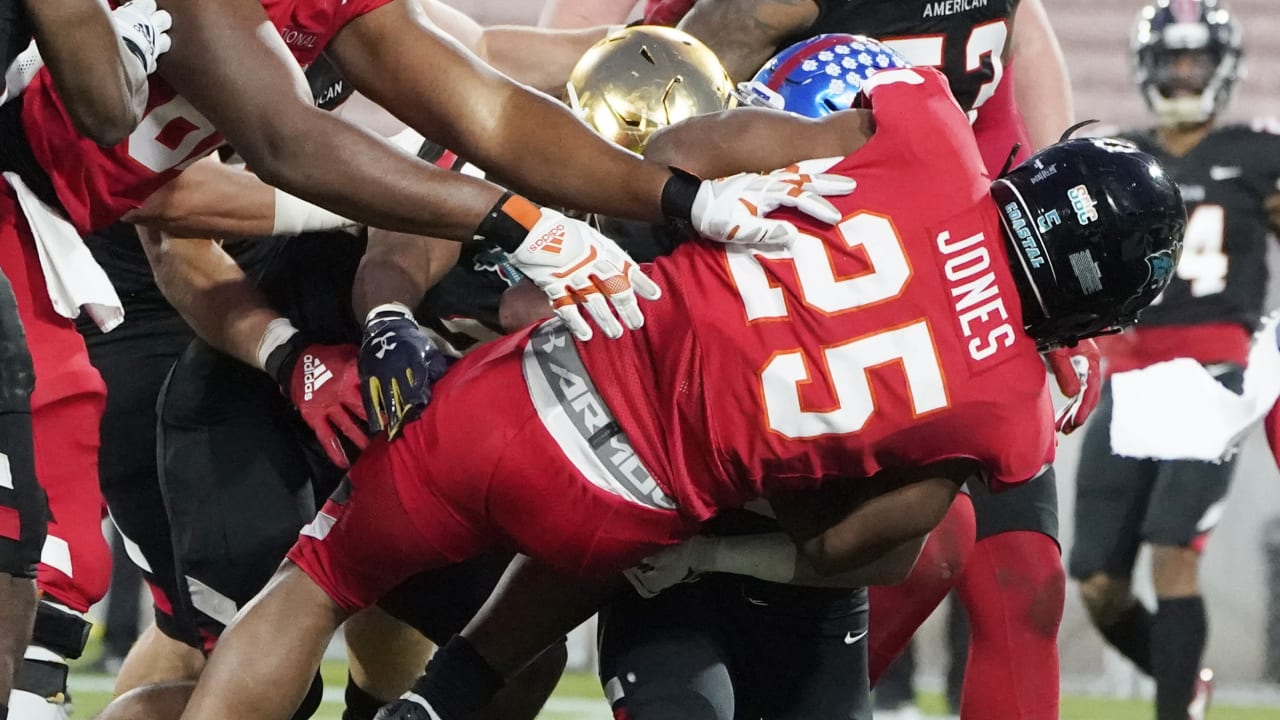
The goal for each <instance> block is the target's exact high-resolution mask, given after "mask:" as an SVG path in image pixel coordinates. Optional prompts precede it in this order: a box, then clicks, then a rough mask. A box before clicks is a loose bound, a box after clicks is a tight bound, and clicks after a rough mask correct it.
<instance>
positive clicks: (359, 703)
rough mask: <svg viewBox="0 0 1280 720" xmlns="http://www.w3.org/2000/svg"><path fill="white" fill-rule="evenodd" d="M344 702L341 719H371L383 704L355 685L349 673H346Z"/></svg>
mask: <svg viewBox="0 0 1280 720" xmlns="http://www.w3.org/2000/svg"><path fill="white" fill-rule="evenodd" d="M392 699H393V700H394V699H395V698H392ZM346 703H347V707H346V708H345V709H344V710H343V711H342V720H373V716H374V715H377V714H378V709H379V708H381V707H382V706H383V705H384V704H385V703H384V702H383V701H382V700H379V699H378V698H376V697H374V696H372V695H370V694H369V693H368V691H366V690H365V689H364V688H362V687H360V686H359V685H357V684H356V681H355V679H354V678H352V677H351V673H347V692H346Z"/></svg>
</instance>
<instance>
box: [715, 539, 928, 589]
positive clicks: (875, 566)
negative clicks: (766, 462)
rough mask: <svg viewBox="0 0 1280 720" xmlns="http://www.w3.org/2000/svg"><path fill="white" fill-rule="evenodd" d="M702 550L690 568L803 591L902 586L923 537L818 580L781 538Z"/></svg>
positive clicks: (722, 543)
mask: <svg viewBox="0 0 1280 720" xmlns="http://www.w3.org/2000/svg"><path fill="white" fill-rule="evenodd" d="M704 542H706V543H707V549H706V550H705V551H704V552H703V553H701V554H700V560H701V562H699V563H698V566H697V567H695V568H693V569H694V570H697V571H699V572H723V573H732V574H735V575H747V576H750V577H755V578H759V579H761V580H767V581H769V582H776V583H785V584H788V585H804V586H808V587H847V588H856V587H865V586H868V585H892V584H896V583H899V582H902V580H904V579H905V578H906V576H907V574H908V573H910V572H911V567H912V566H913V565H914V564H915V560H916V557H918V556H919V554H920V548H921V547H922V546H923V544H924V538H923V537H920V538H913V539H909V540H907V541H905V542H903V543H901V544H899V545H897V546H896V547H893V548H891V549H889V550H888V551H886V552H885V553H884V554H883V555H881V556H880V557H878V558H874V559H872V560H870V561H868V562H866V563H865V564H863V565H861V566H859V567H857V568H855V569H852V570H846V571H844V572H840V573H836V574H834V575H823V574H821V573H819V572H818V571H817V569H815V568H814V567H813V564H812V563H810V562H809V560H808V559H807V558H806V557H805V556H803V555H802V554H801V553H800V550H799V548H797V547H796V544H795V542H794V541H793V540H792V539H791V538H790V537H789V536H787V535H786V534H784V533H770V534H767V535H738V536H733V537H715V538H706V539H705V540H704Z"/></svg>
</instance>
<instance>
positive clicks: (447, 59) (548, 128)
mask: <svg viewBox="0 0 1280 720" xmlns="http://www.w3.org/2000/svg"><path fill="white" fill-rule="evenodd" d="M328 52H329V55H330V57H332V58H333V59H334V61H335V62H336V63H337V64H338V66H339V67H340V68H341V70H342V72H343V74H344V75H345V76H346V77H347V79H348V80H350V81H351V83H352V84H353V85H354V86H355V87H356V88H357V89H358V90H360V92H362V93H364V94H365V95H367V96H368V97H369V98H370V99H371V100H373V101H374V102H376V103H378V104H379V105H381V106H383V107H384V108H386V109H387V110H388V111H390V112H391V113H392V114H393V115H395V116H396V117H398V118H400V119H401V120H402V121H404V123H405V124H407V125H409V126H410V127H412V128H414V129H415V130H417V131H418V132H420V133H422V134H423V135H424V136H425V137H428V138H430V139H431V140H434V141H435V142H438V143H440V144H441V145H444V146H445V147H447V148H449V149H450V150H453V151H454V152H456V153H458V154H459V155H461V156H463V157H465V158H467V159H468V160H470V161H472V162H474V163H475V164H476V165H477V166H478V167H480V168H482V169H484V170H485V171H486V172H488V173H492V174H493V175H494V176H497V177H501V178H502V181H503V182H504V183H506V184H509V185H510V186H511V187H512V188H514V189H516V190H518V191H520V192H522V193H525V194H527V195H529V196H530V197H532V198H534V199H536V200H539V201H541V202H545V203H550V204H554V205H562V206H566V207H572V208H578V209H582V210H588V211H591V212H600V213H605V214H608V215H614V216H618V217H628V218H635V219H638V220H647V221H650V222H655V221H658V220H661V219H662V212H661V202H660V197H661V193H662V187H663V185H664V184H665V183H666V181H667V179H668V178H669V176H670V175H669V173H668V171H667V169H666V168H665V167H660V166H656V165H652V164H648V163H645V162H644V161H643V160H642V159H640V158H639V157H637V156H635V155H634V154H632V153H628V152H626V151H625V150H622V149H620V148H618V147H616V146H614V145H612V144H611V143H609V142H608V141H606V140H604V139H603V138H601V137H599V136H598V135H596V134H595V133H594V132H593V131H592V130H591V129H590V128H588V127H587V126H586V125H585V124H583V123H582V122H581V121H579V120H578V119H577V118H575V117H574V116H573V114H572V113H571V112H570V111H569V110H568V108H566V107H564V106H563V105H561V104H560V103H557V102H556V101H554V100H552V99H551V98H550V97H547V96H546V95H543V94H541V93H536V92H533V91H530V90H529V89H528V88H527V87H525V86H523V85H520V84H518V83H515V82H513V81H512V80H511V79H510V78H508V77H506V76H505V75H503V74H501V73H498V72H496V71H494V70H493V69H492V68H490V67H489V66H488V65H486V64H485V63H483V62H482V61H480V60H479V59H478V58H477V57H476V56H475V55H474V54H471V53H469V52H467V51H466V50H465V49H464V48H462V47H460V46H459V45H458V43H456V42H454V41H453V40H451V39H450V38H449V37H447V36H446V35H444V34H443V33H441V31H440V30H439V29H438V28H436V27H435V26H434V25H432V24H431V22H430V20H429V19H428V18H426V16H425V15H424V14H423V13H422V12H421V10H420V9H419V8H418V7H417V6H416V5H412V4H404V3H392V4H390V5H387V6H384V7H382V8H380V9H378V10H375V11H373V12H370V13H366V14H365V15H363V16H361V17H360V18H357V19H356V20H354V21H352V22H351V23H349V24H348V25H347V26H346V27H345V28H343V30H342V32H340V33H339V34H338V35H337V36H336V37H335V38H334V40H333V41H332V42H331V43H330V44H329V51H328ZM393 66H400V67H406V68H430V69H431V71H430V72H402V73H388V72H387V68H388V67H393ZM459 88H465V92H459ZM493 199H494V200H496V197H495V198H493ZM320 204H322V205H323V204H324V203H320ZM491 206H492V202H491V203H490V204H489V205H487V206H485V207H484V208H483V211H482V213H483V212H485V211H488V209H489V207H491ZM334 209H337V208H334ZM477 219H478V218H477ZM371 224H374V225H377V226H378V227H390V228H391V229H395V230H404V229H405V228H403V227H400V226H388V225H387V224H385V223H371ZM473 228H474V226H472V227H471V228H468V230H470V229H473ZM408 231H409V232H415V231H414V230H413V229H409V230H408ZM418 232H419V234H424V235H437V236H440V237H452V236H449V235H441V234H440V233H435V232H431V231H425V232H423V231H418Z"/></svg>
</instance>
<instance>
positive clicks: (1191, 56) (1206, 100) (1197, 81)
mask: <svg viewBox="0 0 1280 720" xmlns="http://www.w3.org/2000/svg"><path fill="white" fill-rule="evenodd" d="M1132 47H1133V53H1134V61H1135V63H1134V64H1135V67H1134V77H1135V80H1136V81H1137V83H1138V87H1139V89H1140V91H1141V93H1142V97H1143V99H1144V100H1146V102H1147V106H1148V107H1149V108H1150V109H1151V111H1152V112H1153V113H1155V115H1156V117H1157V118H1158V120H1159V122H1160V124H1161V125H1162V126H1165V127H1187V126H1197V125H1203V124H1204V123H1207V122H1209V121H1210V120H1211V119H1213V118H1214V117H1215V116H1216V115H1218V114H1219V113H1220V112H1222V110H1223V109H1225V108H1226V106H1227V104H1228V103H1229V102H1230V100H1231V94H1232V92H1233V91H1234V89H1235V84H1236V81H1237V80H1238V79H1240V77H1241V76H1242V75H1243V66H1242V63H1241V55H1242V48H1241V42H1240V28H1239V26H1238V25H1237V24H1236V23H1235V21H1234V20H1233V19H1231V18H1230V16H1229V15H1228V14H1227V11H1226V10H1224V9H1222V8H1220V7H1218V5H1217V2H1216V0H1172V2H1171V0H1161V1H1160V2H1159V3H1158V4H1157V5H1153V6H1148V7H1146V8H1144V9H1143V10H1142V12H1141V14H1140V15H1139V17H1138V23H1137V25H1136V26H1135V29H1134V34H1133V43H1132Z"/></svg>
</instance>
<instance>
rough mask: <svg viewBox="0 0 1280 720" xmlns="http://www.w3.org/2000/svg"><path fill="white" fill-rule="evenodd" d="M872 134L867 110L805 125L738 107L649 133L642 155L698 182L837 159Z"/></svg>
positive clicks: (787, 116) (794, 119) (791, 117)
mask: <svg viewBox="0 0 1280 720" xmlns="http://www.w3.org/2000/svg"><path fill="white" fill-rule="evenodd" d="M873 130H874V124H873V121H872V118H871V113H870V112H869V111H862V110H855V111H851V112H847V113H839V114H838V116H836V115H833V116H830V117H828V118H826V119H823V120H810V119H808V118H802V117H799V116H796V115H791V114H787V113H783V112H781V111H778V110H768V109H764V108H740V109H736V110H732V111H728V112H720V113H709V114H706V115H699V116H697V117H693V118H689V119H688V120H685V121H684V122H681V123H677V124H675V125H669V126H667V127H665V128H662V129H661V130H659V131H658V132H656V133H654V134H653V136H652V137H651V138H650V139H649V143H648V144H647V145H646V146H645V150H644V156H645V158H646V159H648V160H652V161H653V162H655V163H657V164H659V165H674V166H676V167H679V168H683V169H684V170H687V171H689V172H691V173H693V174H695V175H698V176H699V177H726V176H729V175H733V174H735V173H740V172H768V171H771V170H776V169H778V168H780V167H785V166H787V165H789V164H791V163H794V162H798V161H800V160H808V159H810V158H819V157H842V156H844V155H847V154H849V153H851V152H853V151H854V150H855V149H856V148H857V147H860V146H861V144H862V143H864V142H866V140H867V139H868V138H870V137H871V134H872V132H873Z"/></svg>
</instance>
